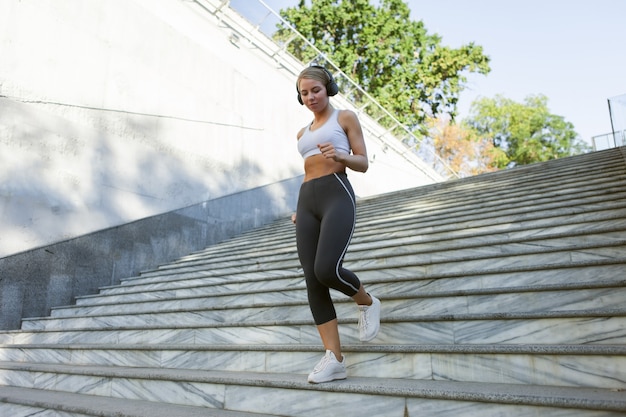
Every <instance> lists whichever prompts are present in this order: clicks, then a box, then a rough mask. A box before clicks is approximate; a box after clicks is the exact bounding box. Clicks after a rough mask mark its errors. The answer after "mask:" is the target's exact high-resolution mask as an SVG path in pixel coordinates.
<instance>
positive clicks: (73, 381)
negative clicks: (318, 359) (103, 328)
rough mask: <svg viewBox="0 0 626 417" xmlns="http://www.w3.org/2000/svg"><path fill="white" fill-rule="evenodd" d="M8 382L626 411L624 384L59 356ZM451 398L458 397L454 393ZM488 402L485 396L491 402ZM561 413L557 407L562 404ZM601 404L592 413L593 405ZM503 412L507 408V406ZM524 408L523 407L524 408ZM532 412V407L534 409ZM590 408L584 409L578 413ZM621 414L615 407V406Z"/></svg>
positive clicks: (287, 400)
mask: <svg viewBox="0 0 626 417" xmlns="http://www.w3.org/2000/svg"><path fill="white" fill-rule="evenodd" d="M1 366H2V368H3V372H2V375H3V380H4V381H5V382H4V384H11V385H12V386H14V387H21V388H29V389H48V390H52V391H56V392H77V393H80V394H82V395H100V396H105V397H114V398H123V399H131V400H143V401H155V402H156V401H158V402H162V401H168V400H169V402H170V403H172V402H176V403H178V404H180V405H189V406H196V407H207V408H220V409H227V410H229V411H241V412H257V413H265V414H275V415H289V416H294V417H295V416H314V415H324V413H325V412H327V411H328V404H333V406H332V409H333V412H334V413H336V414H335V415H338V416H346V417H350V416H359V417H360V416H362V415H364V413H366V414H367V415H375V416H386V417H395V416H397V417H403V416H406V415H407V414H408V415H437V416H452V415H454V416H458V415H459V414H461V415H473V414H471V413H472V412H477V413H479V414H475V415H481V416H485V415H488V414H486V413H489V411H488V410H494V407H495V408H496V409H497V413H498V414H494V415H512V414H511V413H514V415H524V414H525V413H528V415H542V416H544V415H546V416H551V415H573V416H578V415H590V416H608V415H611V414H610V413H621V412H626V399H625V398H624V395H623V393H622V392H616V391H612V390H606V389H598V388H577V387H575V388H572V387H555V386H541V385H540V386H527V385H521V384H487V383H468V382H454V381H417V380H412V379H392V378H365V377H354V378H348V379H347V380H344V381H335V382H332V383H327V384H320V385H312V384H308V383H307V382H306V379H305V376H304V375H301V374H288V373H276V374H267V373H254V372H225V371H206V370H200V371H198V370H180V369H155V368H133V367H109V366H73V365H59V364H8V363H3V364H1ZM451 400H452V401H451ZM485 403H486V404H485ZM557 411H558V413H559V414H552V413H555V412H557ZM594 411H595V412H597V413H595V414H589V413H590V412H594ZM500 413H503V414H500ZM521 413H524V414H521ZM530 413H532V414H530ZM579 413H583V414H579ZM613 415H615V414H613Z"/></svg>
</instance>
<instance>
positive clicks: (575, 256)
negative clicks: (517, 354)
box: [77, 239, 626, 304]
mask: <svg viewBox="0 0 626 417" xmlns="http://www.w3.org/2000/svg"><path fill="white" fill-rule="evenodd" d="M600 244H602V246H600ZM600 244H599V243H585V242H581V243H579V244H571V245H570V246H565V247H556V248H550V247H542V246H540V245H537V246H534V247H533V246H532V245H527V247H526V248H525V249H524V250H522V249H519V250H518V251H517V252H511V253H507V252H506V251H503V252H502V251H501V250H502V248H488V247H486V248H477V249H476V250H474V251H472V253H468V252H467V251H459V252H458V253H456V252H455V251H449V252H448V253H441V254H440V253H437V252H434V253H417V254H414V253H407V254H402V253H398V252H399V250H398V251H394V249H393V248H391V249H390V248H387V250H386V251H381V253H379V254H378V256H371V257H370V256H369V255H370V253H371V252H369V253H368V252H367V251H366V252H365V253H366V254H367V255H368V256H363V257H361V258H358V257H355V256H354V254H353V253H352V252H349V253H348V254H347V255H346V259H345V262H344V265H345V266H346V268H348V269H351V270H353V271H354V272H355V273H357V274H362V273H363V271H370V272H371V273H373V271H376V273H378V274H380V275H382V276H385V275H388V274H393V275H407V274H412V275H414V276H415V277H428V276H429V275H436V274H444V273H460V272H463V271H483V272H489V271H493V270H498V269H501V268H506V267H512V266H517V267H522V266H526V267H532V266H538V265H552V266H554V265H562V266H564V267H566V266H567V265H568V264H569V263H571V262H581V261H594V260H606V261H609V262H610V261H620V260H623V259H624V248H625V247H626V242H625V241H623V240H613V241H611V240H610V239H609V240H607V242H602V243H600ZM383 252H384V253H383ZM445 255H448V256H447V257H446V256H445ZM300 271H301V269H300V265H299V262H298V261H297V259H293V260H286V261H284V262H276V261H275V262H265V263H263V264H261V263H259V265H258V266H252V265H249V266H241V267H239V266H233V267H230V268H228V267H225V268H219V269H216V270H212V269H206V268H201V267H197V268H196V269H195V270H194V269H193V268H190V269H188V270H187V271H185V272H181V271H178V273H176V274H173V273H170V274H167V273H164V274H163V275H153V276H151V277H150V278H149V279H148V278H146V279H142V280H140V281H138V282H140V283H155V282H156V283H159V282H164V281H180V280H187V279H195V278H200V279H204V280H206V283H211V282H221V281H223V280H224V279H227V278H226V277H230V278H231V279H238V278H244V279H245V278H255V277H258V278H263V277H266V278H268V279H270V278H271V277H281V276H282V277H284V276H289V275H291V274H296V273H299V272H300ZM132 282H137V281H132ZM129 284H130V283H129V282H127V283H126V285H129ZM80 302H81V299H77V303H78V304H80Z"/></svg>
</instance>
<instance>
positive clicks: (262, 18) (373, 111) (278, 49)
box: [195, 0, 459, 178]
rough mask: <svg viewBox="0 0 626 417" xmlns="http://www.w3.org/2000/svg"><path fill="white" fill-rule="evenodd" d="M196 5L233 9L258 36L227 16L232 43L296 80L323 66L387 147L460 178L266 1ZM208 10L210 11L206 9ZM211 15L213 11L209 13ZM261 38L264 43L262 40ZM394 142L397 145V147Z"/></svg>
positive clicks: (208, 0) (207, 0)
mask: <svg viewBox="0 0 626 417" xmlns="http://www.w3.org/2000/svg"><path fill="white" fill-rule="evenodd" d="M195 2H196V3H198V4H201V5H203V7H205V8H207V7H206V4H207V3H208V4H212V5H213V11H212V13H213V14H214V15H216V16H218V15H219V14H220V13H223V12H224V11H225V10H224V9H225V8H227V7H228V8H230V9H231V10H233V11H235V12H236V13H237V14H238V15H239V16H241V17H242V18H243V19H245V20H246V21H247V22H248V23H249V24H251V25H252V27H253V28H254V29H253V30H254V31H255V32H256V33H252V32H251V30H250V29H246V28H245V27H244V25H238V24H237V22H236V21H232V20H227V19H226V18H225V16H218V18H220V19H221V20H222V19H223V20H222V22H223V23H225V24H226V25H227V26H229V28H230V29H231V30H233V31H234V32H233V39H234V38H237V41H239V40H240V39H239V38H240V37H241V36H244V37H246V38H247V39H248V40H249V41H250V42H251V43H254V46H255V47H257V48H258V49H260V50H263V51H264V52H265V53H266V54H267V55H268V56H270V57H271V58H272V59H274V60H275V61H276V62H277V63H278V64H279V65H280V67H281V68H282V69H286V70H288V71H289V72H290V73H291V76H292V77H293V78H294V79H295V77H296V76H297V75H298V74H299V72H300V70H301V69H302V68H303V67H304V66H306V65H309V64H313V63H315V64H318V65H323V66H324V67H326V68H328V69H329V70H330V71H331V72H332V73H333V76H334V77H335V80H336V82H337V84H338V85H339V88H340V91H341V93H340V95H341V97H343V98H345V99H346V100H347V101H348V102H349V103H351V104H352V106H353V107H354V108H355V109H356V110H357V111H358V112H360V113H364V114H367V115H368V116H369V117H370V118H372V119H373V120H374V121H375V122H376V123H377V124H378V125H379V126H380V128H379V129H377V132H375V135H376V136H377V139H379V140H381V141H382V142H384V143H385V144H387V145H388V146H392V147H393V148H394V149H395V150H396V151H398V152H400V153H401V154H403V155H404V156H405V157H407V158H409V155H407V153H411V154H412V155H411V156H410V159H411V160H412V162H413V163H414V164H416V161H415V159H414V158H415V157H417V159H421V161H420V162H419V163H417V164H418V165H426V166H429V167H430V168H432V169H433V170H434V171H435V172H437V173H438V174H439V175H441V176H442V177H443V178H458V177H459V175H458V174H457V173H456V172H455V171H454V170H453V169H452V168H451V167H450V166H449V165H448V164H447V163H446V162H445V161H444V160H443V159H441V158H440V157H439V156H438V155H437V154H436V153H435V151H434V148H433V146H432V143H430V141H429V140H428V138H425V137H418V136H417V135H416V134H415V133H414V132H413V131H412V130H411V129H410V128H408V127H407V126H405V125H404V124H402V123H401V122H400V121H399V120H398V119H397V118H396V117H395V116H394V115H393V114H392V113H390V112H389V111H388V110H387V109H385V108H384V107H383V106H382V105H381V104H380V103H378V101H377V100H376V99H375V98H374V97H372V96H371V95H370V94H369V93H368V92H367V91H365V90H364V89H363V88H362V87H361V86H360V85H359V84H357V83H356V82H355V81H354V80H352V79H351V78H350V77H349V76H348V75H346V74H345V73H344V72H343V71H342V70H341V69H340V68H339V67H338V66H337V65H336V64H335V63H334V62H333V61H332V60H331V59H330V58H329V57H327V56H326V55H325V54H324V53H323V52H321V51H320V50H319V49H318V48H317V47H316V46H315V45H314V44H313V43H311V42H310V41H309V40H308V39H306V38H305V37H304V36H303V35H302V34H301V33H300V32H298V31H297V30H296V28H294V27H293V26H292V25H291V24H289V22H287V21H286V20H284V19H283V18H282V17H281V16H280V14H279V13H278V12H276V11H275V10H274V9H272V7H270V6H269V5H268V4H267V3H266V2H265V1H264V0H195ZM207 9H208V8H207ZM209 11H210V10H209ZM279 29H286V30H287V32H291V36H290V37H289V38H288V39H287V40H285V41H283V42H280V43H278V42H276V41H275V40H274V38H273V34H274V33H275V32H276V31H278V30H279ZM258 35H261V36H262V37H263V38H265V39H260V37H259V36H258ZM296 39H298V40H299V41H300V42H301V43H302V45H303V46H304V47H305V48H307V49H308V50H309V51H305V52H306V53H305V55H306V56H307V59H308V62H301V61H300V60H298V59H297V58H295V57H294V56H293V55H292V54H291V53H289V52H288V46H289V44H290V43H291V42H293V41H294V40H296ZM394 142H395V143H394Z"/></svg>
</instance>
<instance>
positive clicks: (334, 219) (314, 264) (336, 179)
mask: <svg viewBox="0 0 626 417" xmlns="http://www.w3.org/2000/svg"><path fill="white" fill-rule="evenodd" d="M355 220H356V205H355V199H354V191H353V190H352V186H351V185H350V182H349V181H348V177H347V176H346V174H345V173H337V174H331V175H327V176H324V177H321V178H316V179H313V180H310V181H307V182H304V183H303V184H302V186H301V187H300V194H299V197H298V208H297V211H296V242H297V246H298V256H299V258H300V263H301V264H302V268H303V270H304V277H305V279H306V287H307V294H308V297H309V306H310V307H311V312H312V313H313V319H314V320H315V324H317V325H320V324H324V323H327V322H329V321H331V320H333V319H335V318H337V313H336V312H335V306H334V305H333V302H332V300H331V297H330V288H333V289H335V290H338V291H341V292H342V293H344V294H345V295H347V296H349V297H352V296H354V295H355V294H356V293H357V292H358V290H359V288H360V287H361V282H360V281H359V279H358V278H357V276H356V275H355V274H354V273H353V272H351V271H349V270H347V269H345V268H343V267H342V264H343V257H344V255H345V254H346V250H347V249H348V245H349V243H350V239H352V233H353V232H354V225H355Z"/></svg>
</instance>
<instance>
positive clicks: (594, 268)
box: [51, 260, 626, 317]
mask: <svg viewBox="0 0 626 417" xmlns="http://www.w3.org/2000/svg"><path fill="white" fill-rule="evenodd" d="M625 269H626V260H623V261H621V262H616V263H607V262H604V261H601V262H597V261H596V262H576V263H571V264H569V265H568V266H567V267H563V268H561V267H558V265H557V266H556V267H554V268H546V267H534V268H502V269H499V270H496V271H492V272H491V273H481V272H480V271H464V273H463V274H449V273H448V274H440V275H429V276H427V277H416V276H415V275H413V274H404V275H403V274H401V273H398V274H394V273H393V271H386V274H382V273H379V271H367V272H366V273H363V274H361V275H360V278H361V279H362V281H363V282H364V284H365V285H366V286H367V288H368V290H371V292H372V293H373V294H377V295H378V296H380V297H382V298H386V297H388V296H405V295H410V294H414V296H415V297H419V298H428V297H437V296H441V295H442V293H443V294H454V293H460V292H472V291H473V292H474V293H477V292H478V291H483V292H484V291H486V290H487V289H490V288H491V289H499V291H501V292H506V291H511V290H507V288H510V287H517V288H518V289H517V291H521V290H522V289H524V290H528V289H533V290H536V291H538V290H540V288H536V287H537V286H541V287H542V288H543V289H544V290H545V289H547V288H552V289H573V288H579V289H585V288H588V287H589V288H594V287H600V286H611V285H623V284H622V281H623V280H624V270H625ZM304 288H305V284H304V281H303V278H302V276H301V274H294V276H292V277H285V278H282V277H273V278H269V279H265V278H264V279H251V280H240V281H234V280H233V281H228V280H225V281H223V282H219V283H212V284H207V285H205V284H203V283H202V282H199V283H198V282H196V280H191V282H190V285H189V286H187V287H183V286H181V287H178V288H175V289H171V288H166V289H162V288H160V287H159V285H157V284H154V285H153V287H152V288H145V287H144V286H138V288H136V289H134V290H133V288H132V287H128V288H127V290H128V291H127V292H125V293H124V294H123V295H124V298H121V296H122V294H104V295H100V296H86V297H83V298H81V299H80V301H81V302H80V303H79V304H77V305H72V306H63V307H56V308H53V309H52V310H51V317H68V316H76V315H88V314H106V313H107V312H109V311H118V312H119V308H120V306H122V305H123V304H128V303H135V304H136V305H135V306H134V307H130V306H127V307H124V308H125V309H131V308H132V311H134V312H137V313H140V312H145V311H153V310H164V309H166V308H169V307H167V303H168V301H169V300H172V299H176V298H179V299H181V301H180V302H177V303H175V304H174V306H184V308H186V309H193V308H207V307H210V305H208V304H207V303H208V302H207V298H208V297H218V300H219V297H223V296H237V295H246V296H247V297H252V298H247V297H246V298H241V301H238V300H237V299H230V300H228V303H226V299H222V300H221V301H218V302H217V304H216V305H217V306H223V305H226V304H228V305H229V306H230V307H234V306H237V305H245V306H249V305H250V304H251V303H252V302H257V303H258V302H260V301H261V298H260V295H261V293H263V292H272V293H274V292H277V291H285V290H287V289H289V290H290V291H299V290H302V291H304ZM294 294H295V293H293V292H291V293H289V294H288V295H287V296H285V297H282V298H280V299H279V300H278V302H280V303H285V302H288V300H289V301H294V300H293V298H294V297H302V296H301V295H294ZM113 296H115V297H113ZM341 299H342V298H339V297H337V300H338V301H339V300H341ZM271 300H274V301H276V299H275V298H272V299H266V300H265V302H271ZM149 303H156V304H154V305H150V304H149ZM212 305H215V304H213V303H212ZM170 307H171V306H170Z"/></svg>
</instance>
